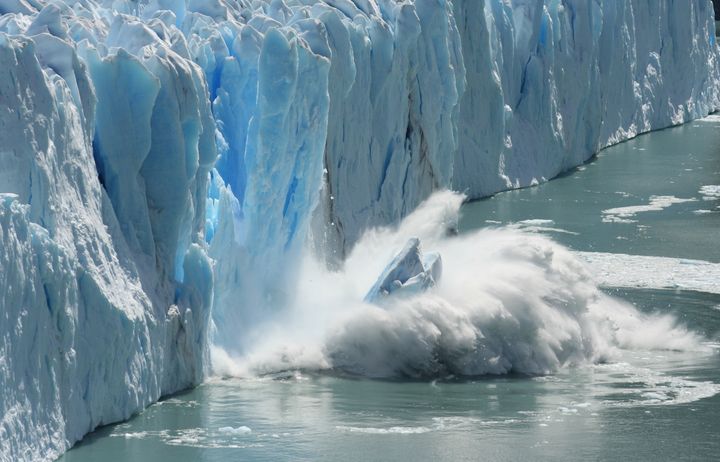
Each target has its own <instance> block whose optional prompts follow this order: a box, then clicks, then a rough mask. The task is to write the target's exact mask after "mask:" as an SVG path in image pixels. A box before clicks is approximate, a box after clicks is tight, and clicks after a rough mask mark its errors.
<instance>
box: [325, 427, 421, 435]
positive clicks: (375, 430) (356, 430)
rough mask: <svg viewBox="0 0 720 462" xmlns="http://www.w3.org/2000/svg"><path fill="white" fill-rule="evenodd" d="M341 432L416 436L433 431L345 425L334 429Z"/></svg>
mask: <svg viewBox="0 0 720 462" xmlns="http://www.w3.org/2000/svg"><path fill="white" fill-rule="evenodd" d="M335 428H336V429H337V430H339V431H341V432H348V433H367V434H371V435H417V434H422V433H429V432H431V431H433V429H432V428H429V427H387V428H382V427H349V426H345V425H338V426H336V427H335Z"/></svg>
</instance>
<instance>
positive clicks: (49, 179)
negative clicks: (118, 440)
mask: <svg viewBox="0 0 720 462" xmlns="http://www.w3.org/2000/svg"><path fill="white" fill-rule="evenodd" d="M712 13H713V10H712V4H711V2H710V0H688V1H686V2H677V1H672V0H628V1H623V2H620V1H613V0H593V1H588V0H402V1H399V0H141V1H139V2H138V1H133V0H64V1H63V0H0V194H2V196H1V198H0V244H1V245H0V300H1V302H2V303H1V304H0V358H1V361H0V371H1V372H2V373H1V374H0V389H2V390H8V391H7V392H5V393H3V394H1V396H0V413H2V416H3V417H2V421H0V459H1V460H6V459H7V460H17V459H27V460H37V459H47V458H53V457H54V456H55V455H57V454H59V453H61V452H62V451H63V450H65V449H66V448H67V447H68V446H69V445H71V444H72V443H73V442H75V441H77V440H78V439H79V438H80V437H82V435H83V434H85V433H86V432H87V431H90V430H91V429H93V428H95V427H96V426H97V425H100V424H103V423H109V422H112V421H117V420H120V419H124V418H127V417H128V416H129V415H131V414H132V413H133V412H136V411H138V410H140V409H142V408H143V407H144V406H146V405H147V404H148V403H150V402H152V401H154V400H156V399H157V398H158V397H159V396H161V395H162V394H164V393H170V392H172V391H175V390H178V389H180V388H183V387H186V386H190V385H192V384H194V383H197V381H199V380H201V378H202V376H203V369H204V367H205V366H206V364H207V360H206V348H205V346H206V339H207V337H208V335H209V336H211V337H212V341H213V343H214V344H216V345H218V346H220V347H222V348H224V349H225V350H227V351H229V352H233V351H234V352H241V351H243V349H244V348H245V347H246V346H247V345H248V344H252V342H254V341H255V338H254V337H257V336H262V328H261V326H262V323H263V320H264V319H265V318H266V317H267V310H268V308H272V307H273V306H274V307H279V306H283V305H284V303H285V301H286V300H287V299H288V298H290V297H292V296H293V283H294V276H295V275H296V273H297V270H298V268H299V260H300V258H299V255H300V253H301V252H302V251H303V247H304V245H305V244H306V242H307V241H308V240H312V241H313V242H314V244H315V245H316V246H317V247H318V248H320V249H322V250H323V252H325V253H326V254H327V255H326V258H327V259H328V260H329V261H331V262H334V263H338V262H340V261H342V259H343V257H344V256H345V255H346V254H347V253H348V251H349V250H350V249H351V248H352V247H353V245H354V244H355V243H356V242H357V241H358V239H359V238H360V236H361V234H362V232H363V231H364V230H365V229H367V228H368V227H372V226H378V225H386V224H392V223H396V222H398V220H400V219H401V218H402V217H404V216H406V215H408V214H409V213H410V212H412V211H413V210H414V209H415V208H416V206H417V205H418V204H420V203H421V202H422V201H423V200H424V199H425V198H427V197H428V196H429V195H430V194H431V193H432V191H434V190H436V189H441V188H453V189H456V190H460V191H463V192H464V193H465V194H467V195H468V196H469V197H471V198H477V197H481V196H485V195H488V194H492V193H494V192H497V191H500V190H503V189H508V188H516V187H524V186H528V185H532V184H535V183H537V182H540V181H544V180H546V179H549V178H552V177H553V176H555V175H557V174H558V173H560V172H562V171H563V170H566V169H568V168H571V167H573V166H575V165H578V164H580V163H582V162H584V161H586V160H587V159H588V158H590V157H591V156H592V155H593V154H594V153H596V152H597V151H598V150H600V149H601V148H603V147H605V146H607V145H610V144H613V143H617V142H620V141H622V140H624V139H627V138H629V137H632V136H635V135H636V134H638V133H642V132H645V131H648V130H653V129H659V128H664V127H667V126H669V125H673V124H679V123H682V122H684V121H687V120H690V119H692V118H695V117H699V116H703V115H705V114H707V113H708V112H711V111H713V110H715V109H717V108H718V107H720V96H719V94H718V82H719V80H720V72H719V71H718V62H717V47H716V44H715V36H714V23H713V14H712ZM211 312H212V314H211ZM211 321H213V322H211ZM211 324H212V325H211ZM253 326H255V328H253ZM258 326H259V327H258Z"/></svg>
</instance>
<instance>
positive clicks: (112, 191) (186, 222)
mask: <svg viewBox="0 0 720 462" xmlns="http://www.w3.org/2000/svg"><path fill="white" fill-rule="evenodd" d="M58 5H59V4H58ZM63 8H67V6H62V5H60V6H56V5H55V4H49V5H47V6H45V7H44V8H43V9H42V10H41V11H40V12H39V13H38V14H37V16H36V18H35V19H34V21H33V22H30V21H28V20H27V19H28V18H26V17H24V16H13V15H7V16H3V18H2V21H3V22H2V24H3V25H2V27H0V29H2V28H6V30H7V29H11V32H15V33H17V32H21V30H12V29H13V28H18V27H19V28H22V27H26V26H27V30H26V33H27V35H28V37H21V36H18V35H7V34H5V33H2V32H0V127H1V129H0V172H2V173H0V193H2V195H1V196H0V197H1V199H0V294H1V295H0V358H2V359H1V360H0V386H2V390H3V392H2V397H0V415H2V420H1V421H0V460H3V461H4V460H48V459H53V458H55V457H57V456H59V455H60V454H62V452H64V451H65V450H66V449H67V448H68V447H69V446H70V445H71V444H73V443H74V442H76V441H78V440H79V439H80V438H81V437H82V436H83V435H85V434H86V433H87V432H89V431H91V430H93V429H94V428H95V427H97V426H98V425H102V424H107V423H111V422H116V421H119V420H123V419H127V418H128V417H130V416H131V415H132V414H133V413H136V412H138V411H139V410H141V409H142V408H144V407H145V406H147V405H148V404H150V403H152V402H154V401H155V400H157V399H158V398H159V397H160V396H162V395H163V394H167V393H172V392H175V391H178V390H180V389H183V388H187V387H188V386H192V385H194V384H197V383H199V381H200V380H201V379H202V377H203V376H204V368H205V366H206V363H207V361H206V360H205V355H206V348H205V339H206V333H207V325H208V318H209V313H210V307H211V303H212V287H213V284H212V268H211V266H210V261H209V259H208V257H207V255H206V251H205V250H204V249H203V247H202V246H203V245H204V239H203V237H202V235H203V227H204V216H203V217H202V218H203V219H202V220H200V219H199V216H201V215H204V210H203V204H204V202H205V196H206V189H207V188H206V186H205V185H206V182H207V172H208V171H209V167H210V165H212V162H213V161H214V157H215V143H214V139H213V136H212V135H213V133H214V120H213V119H212V117H211V116H210V111H209V109H203V105H205V106H206V107H207V97H206V94H205V88H206V86H205V83H204V77H203V75H202V72H201V70H200V69H199V68H198V67H197V66H196V65H194V64H193V63H192V62H191V61H190V60H188V59H184V58H181V57H179V55H177V54H175V53H174V52H172V51H171V50H169V49H158V50H152V51H153V52H152V53H147V54H145V51H147V48H145V49H144V50H140V48H135V49H133V47H132V44H131V43H129V42H131V41H130V40H129V39H128V38H125V39H123V41H126V42H128V43H127V48H125V49H113V51H111V52H109V51H108V50H107V48H106V47H105V46H104V45H103V44H102V43H95V44H93V43H90V42H89V41H86V40H83V41H81V42H80V44H77V45H76V44H75V43H73V42H72V41H70V40H69V39H68V37H67V34H68V30H67V23H66V22H65V21H64V20H60V17H61V16H60V15H61V13H62V14H65V13H67V11H68V10H64V11H63V10H62V9H63ZM96 19H97V18H96ZM111 19H112V18H111ZM41 22H42V27H41V26H40V25H39V23H41ZM81 24H83V23H82V21H79V22H78V23H76V24H74V26H77V27H80V25H81ZM95 25H96V26H101V25H106V26H108V29H112V28H111V27H109V26H110V25H109V24H107V23H104V22H103V21H102V20H100V19H98V22H97V23H96V24H95ZM127 25H128V27H137V30H135V31H134V32H127V33H128V35H129V37H132V38H134V39H137V41H135V42H134V43H135V45H137V46H138V47H146V46H155V45H158V42H159V41H158V39H157V36H156V35H155V33H150V32H149V31H147V30H143V29H142V28H141V27H140V25H134V24H132V23H130V24H127ZM121 29H122V28H121V27H117V28H115V29H114V31H115V32H116V33H119V34H122V33H123V32H122V30H121ZM34 32H36V33H34ZM73 32H74V33H76V34H78V35H79V36H82V35H83V34H84V32H83V31H80V30H77V29H74V30H73ZM85 32H87V31H85ZM112 37H113V33H111V34H110V35H109V36H108V37H107V39H108V40H112ZM143 39H145V40H146V41H145V42H143ZM160 48H162V47H160ZM133 52H134V53H138V54H139V55H140V58H137V57H134V55H133V54H132V53H133ZM143 58H145V59H143ZM143 61H144V62H143ZM208 134H209V136H208Z"/></svg>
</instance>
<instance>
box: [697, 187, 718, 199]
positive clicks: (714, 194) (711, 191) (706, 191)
mask: <svg viewBox="0 0 720 462" xmlns="http://www.w3.org/2000/svg"><path fill="white" fill-rule="evenodd" d="M700 194H702V196H703V200H706V201H714V200H718V199H720V185H716V184H711V185H706V186H703V187H702V188H700Z"/></svg>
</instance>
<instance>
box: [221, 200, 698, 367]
mask: <svg viewBox="0 0 720 462" xmlns="http://www.w3.org/2000/svg"><path fill="white" fill-rule="evenodd" d="M463 200H464V197H463V196H462V195H459V194H456V193H452V192H448V191H444V192H439V193H436V194H435V195H433V196H432V197H431V198H430V199H428V200H427V201H426V202H425V203H424V204H423V205H421V206H420V207H419V208H418V209H417V211H416V212H414V213H413V214H411V215H410V216H408V217H407V218H406V219H405V220H404V221H403V222H402V223H401V224H400V225H399V226H398V227H395V228H377V229H373V230H371V231H369V232H367V233H365V235H364V236H363V237H362V238H361V239H360V241H359V243H358V245H357V246H356V247H355V249H354V251H353V252H352V253H351V254H350V255H349V257H348V258H347V260H346V262H345V264H344V266H343V268H342V269H341V270H339V271H330V270H328V269H327V268H326V266H325V265H324V264H323V263H321V262H320V261H319V260H318V259H317V258H316V257H315V256H313V255H311V253H310V252H306V256H305V258H304V263H303V265H302V271H301V273H300V277H299V280H298V286H297V288H296V289H295V292H296V294H297V296H296V297H295V298H294V300H292V302H291V303H290V304H289V306H287V307H285V309H283V310H282V311H281V312H279V313H277V314H275V315H274V316H272V317H271V319H269V320H268V321H267V322H266V323H264V324H263V325H262V327H256V328H261V329H262V330H263V332H264V335H263V336H262V340H260V341H258V342H256V343H255V344H254V345H252V347H251V348H250V349H249V350H248V351H247V353H246V354H244V355H243V356H242V357H230V356H229V355H228V354H227V353H225V352H224V351H223V350H222V349H220V348H218V347H213V348H212V357H213V366H214V369H215V372H216V373H217V374H219V375H226V376H227V375H229V376H247V375H255V374H266V373H273V372H279V371H285V370H291V369H308V370H328V369H333V370H337V371H342V372H344V373H350V374H358V375H363V376H368V377H377V378H391V377H406V378H431V377H447V376H450V375H456V376H475V375H485V374H507V373H520V374H531V375H534V374H547V373H551V372H553V371H555V370H557V369H558V368H560V367H564V366H571V365H580V364H583V363H587V362H604V361H610V360H612V359H613V358H615V357H617V352H618V350H619V349H624V348H628V349H675V350H692V349H699V348H702V347H701V342H700V340H701V339H700V338H699V336H698V335H696V334H694V333H692V332H690V331H688V330H687V329H685V328H684V327H682V326H679V325H678V324H677V322H676V320H675V319H674V318H673V317H671V316H668V315H665V316H656V315H647V314H643V313H641V312H639V311H637V310H636V309H635V308H634V307H632V306H631V305H629V304H628V303H625V302H623V301H621V300H618V299H615V298H613V297H610V296H608V295H606V294H604V293H602V292H601V291H600V290H599V289H598V287H597V285H596V284H595V282H594V281H593V278H592V275H591V274H590V272H589V270H588V269H587V268H586V266H585V264H584V263H582V262H581V261H580V260H579V259H578V258H577V257H576V256H574V255H573V254H572V253H571V252H570V251H569V250H568V249H566V248H564V247H562V246H560V245H559V244H557V243H555V242H553V241H552V240H550V239H548V238H545V237H542V236H538V235H536V234H528V233H523V232H521V231H519V230H515V229H508V228H502V229H492V230H480V231H476V232H472V233H469V234H463V235H459V236H458V235H453V231H454V230H455V229H456V227H457V222H458V217H459V212H460V206H461V204H462V202H463ZM410 237H418V238H419V239H420V241H421V243H422V245H423V248H424V249H425V250H430V251H435V252H439V253H440V254H441V255H442V258H443V267H444V269H443V278H442V280H441V281H440V283H439V284H438V285H437V286H436V287H433V288H431V289H430V290H428V291H426V292H423V293H420V294H414V295H412V296H403V297H391V298H390V299H389V300H388V301H387V303H383V305H382V307H381V306H376V305H372V304H368V303H364V302H363V301H362V300H363V297H364V295H365V293H366V292H367V290H368V288H369V287H370V286H371V285H372V284H373V282H374V280H375V278H376V277H377V275H379V274H380V273H381V272H382V270H383V268H384V267H385V265H386V264H387V262H388V261H390V260H391V259H392V257H393V256H394V254H395V253H396V252H397V251H398V250H399V249H400V248H402V246H403V245H404V243H405V242H406V241H407V240H408V238H410Z"/></svg>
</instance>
